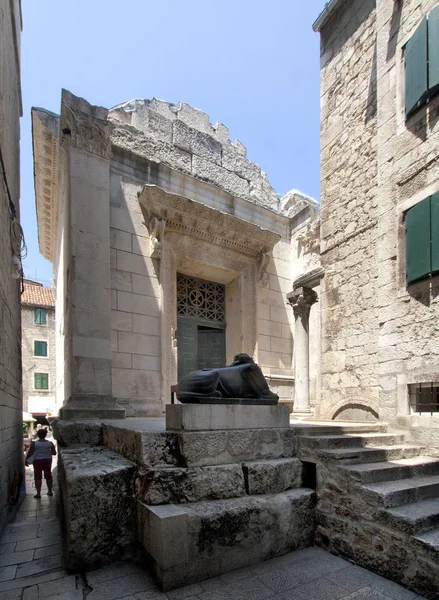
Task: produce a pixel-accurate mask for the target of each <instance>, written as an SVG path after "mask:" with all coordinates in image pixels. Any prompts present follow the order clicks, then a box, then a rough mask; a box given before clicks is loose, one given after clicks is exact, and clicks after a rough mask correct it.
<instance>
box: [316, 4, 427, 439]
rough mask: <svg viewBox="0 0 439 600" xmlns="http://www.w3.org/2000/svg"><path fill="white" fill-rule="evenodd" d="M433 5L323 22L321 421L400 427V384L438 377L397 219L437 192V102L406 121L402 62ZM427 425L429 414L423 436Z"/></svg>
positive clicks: (340, 15) (363, 11)
mask: <svg viewBox="0 0 439 600" xmlns="http://www.w3.org/2000/svg"><path fill="white" fill-rule="evenodd" d="M436 5H437V2H436V1H435V0H425V1H422V2H419V1H415V0H413V1H410V0H409V1H407V2H390V0H377V1H376V2H375V1H371V0H368V1H367V2H352V3H346V2H340V3H339V4H338V8H337V9H336V10H335V12H334V14H333V15H332V16H331V17H329V18H328V19H327V20H326V22H324V23H323V25H322V26H321V30H320V33H321V47H322V72H321V75H322V80H321V87H322V99H321V105H322V114H321V119H322V132H321V135H322V213H321V215H322V249H321V251H322V263H323V264H324V266H325V270H326V275H325V279H324V290H323V294H322V305H323V306H322V308H323V313H322V315H323V338H322V340H323V355H322V372H323V375H322V387H323V389H324V406H325V409H324V410H325V414H326V416H328V417H334V416H335V415H337V414H338V413H339V411H340V409H343V407H348V408H349V411H350V414H354V413H353V412H352V411H355V415H356V416H358V414H359V413H358V410H357V409H358V408H359V407H361V405H366V406H368V407H369V408H370V409H371V410H372V412H371V413H370V414H371V415H372V416H373V415H375V416H376V415H377V414H379V416H380V418H381V419H384V420H387V421H390V422H394V423H395V424H396V423H397V421H396V419H397V418H398V419H399V421H398V424H399V425H401V424H402V423H403V422H404V423H405V425H406V426H408V427H410V426H411V425H410V424H411V421H410V408H409V397H408V387H407V386H408V384H413V383H422V382H426V383H427V382H436V381H438V380H439V370H438V366H437V355H438V350H439V345H438V342H437V331H436V323H437V314H438V308H437V303H438V301H437V292H438V285H439V284H438V278H437V277H433V278H432V279H429V280H425V281H421V282H418V283H416V284H411V285H407V283H406V258H405V251H406V243H405V237H406V234H405V222H404V219H405V216H404V215H405V211H407V210H408V209H410V208H411V207H412V206H414V205H415V204H417V203H418V202H420V201H421V200H423V199H424V198H426V197H428V196H430V195H431V194H433V193H436V192H438V191H439V163H438V162H437V158H436V155H437V150H436V148H437V145H438V127H437V123H438V122H439V98H438V97H435V98H433V99H432V100H431V101H430V102H429V103H428V104H426V105H425V106H423V107H421V108H419V109H418V110H416V111H414V112H413V114H412V115H411V116H409V118H408V119H406V115H405V66H404V46H405V44H406V43H407V42H408V40H409V39H410V38H411V37H412V35H413V33H414V32H415V30H416V28H417V27H418V25H419V24H420V22H421V20H422V19H423V18H424V17H425V16H426V14H427V13H428V12H429V11H430V10H432V9H433V8H434V7H435V6H436ZM344 414H345V415H347V414H348V413H347V412H344ZM342 415H343V411H342V412H340V413H339V416H340V417H341V416H342ZM404 417H407V418H406V420H405V421H404ZM436 423H437V417H432V418H430V421H429V429H436V427H437V425H436ZM413 425H415V422H414V421H413ZM417 431H418V430H417ZM435 437H436V436H435V435H433V437H432V436H431V435H430V434H428V435H426V436H419V435H417V439H418V440H419V441H424V442H428V440H431V439H435Z"/></svg>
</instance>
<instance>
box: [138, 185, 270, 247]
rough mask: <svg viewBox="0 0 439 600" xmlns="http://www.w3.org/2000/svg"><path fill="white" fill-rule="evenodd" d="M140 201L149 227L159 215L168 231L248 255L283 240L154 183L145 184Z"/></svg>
mask: <svg viewBox="0 0 439 600" xmlns="http://www.w3.org/2000/svg"><path fill="white" fill-rule="evenodd" d="M139 202H140V205H141V207H142V211H143V213H144V215H145V220H146V225H147V227H148V228H151V225H150V224H151V223H153V224H154V225H156V221H155V220H154V219H156V220H157V219H158V220H159V221H164V222H165V223H166V232H168V231H174V232H177V233H181V234H183V235H188V236H192V237H195V238H198V239H202V240H205V241H207V242H210V243H211V244H216V245H218V246H222V247H227V248H230V249H231V250H235V251H236V252H240V253H242V254H246V255H249V256H254V257H256V256H260V257H261V256H262V255H263V254H267V253H269V252H270V251H271V250H272V249H273V247H274V246H275V244H276V243H277V242H278V241H279V240H280V235H279V234H277V233H274V232H272V231H268V230H266V229H262V228H260V227H258V226H257V225H253V224H251V223H248V222H247V221H243V220H241V219H239V218H237V217H235V216H233V215H231V214H228V213H224V212H221V211H219V210H216V209H214V208H211V207H209V206H206V205H205V204H201V203H200V202H195V201H194V200H190V199H189V198H185V197H184V196H178V195H175V194H171V193H169V192H166V191H164V190H162V189H161V188H159V187H157V186H155V185H145V187H144V188H143V191H142V192H141V193H140V194H139Z"/></svg>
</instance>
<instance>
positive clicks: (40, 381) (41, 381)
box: [34, 373, 49, 390]
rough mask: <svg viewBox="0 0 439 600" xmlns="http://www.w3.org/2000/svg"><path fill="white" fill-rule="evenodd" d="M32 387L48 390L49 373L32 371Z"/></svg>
mask: <svg viewBox="0 0 439 600" xmlns="http://www.w3.org/2000/svg"><path fill="white" fill-rule="evenodd" d="M34 388H35V389H36V390H48V389H49V373H34Z"/></svg>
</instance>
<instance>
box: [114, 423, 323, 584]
mask: <svg viewBox="0 0 439 600" xmlns="http://www.w3.org/2000/svg"><path fill="white" fill-rule="evenodd" d="M287 417H288V415H287ZM286 422H287V423H288V419H287V421H286ZM103 442H104V445H105V446H106V447H107V448H108V449H110V450H111V451H114V452H117V453H118V454H120V455H122V456H124V457H125V458H127V459H129V460H131V461H133V462H135V463H136V465H137V478H136V503H137V507H136V512H137V537H138V541H139V542H140V544H141V546H142V548H143V551H144V556H145V559H146V562H147V564H148V566H149V568H150V569H151V571H152V573H153V574H154V577H155V579H156V580H157V581H158V583H159V585H160V586H161V588H162V589H163V590H165V591H166V590H170V589H173V588H175V587H179V586H182V585H188V584H190V583H194V582H196V581H200V580H204V579H207V578H210V577H215V576H217V575H220V574H221V573H226V572H228V571H230V570H234V569H237V568H241V567H245V566H249V565H252V564H257V563H259V562H261V561H263V560H266V559H268V558H272V557H274V556H279V555H282V554H285V553H287V552H289V551H291V550H296V549H300V548H305V547H308V546H310V545H313V543H314V531H315V521H314V515H315V493H314V491H313V490H311V489H305V488H303V487H302V462H301V460H300V459H299V458H297V457H296V456H295V454H296V446H295V436H294V431H293V430H291V429H290V428H289V427H288V426H287V427H284V428H279V427H278V428H262V427H261V428H259V429H228V430H226V429H222V430H216V431H178V432H177V431H169V430H167V431H164V432H162V433H155V432H142V431H135V430H128V429H127V428H126V427H124V426H123V425H115V424H111V423H109V422H107V423H105V424H104V427H103Z"/></svg>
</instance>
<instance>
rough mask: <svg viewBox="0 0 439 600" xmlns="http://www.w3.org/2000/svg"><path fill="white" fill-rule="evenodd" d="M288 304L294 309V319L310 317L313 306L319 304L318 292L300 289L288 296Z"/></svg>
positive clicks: (306, 288) (305, 288)
mask: <svg viewBox="0 0 439 600" xmlns="http://www.w3.org/2000/svg"><path fill="white" fill-rule="evenodd" d="M287 302H288V304H290V305H291V306H292V307H293V311H294V318H296V319H297V318H298V317H304V316H308V315H309V311H310V310H311V306H312V305H313V304H315V303H316V302H318V296H317V292H315V291H314V290H313V289H311V288H308V287H300V288H297V289H296V290H294V291H293V292H289V293H288V294H287Z"/></svg>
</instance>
